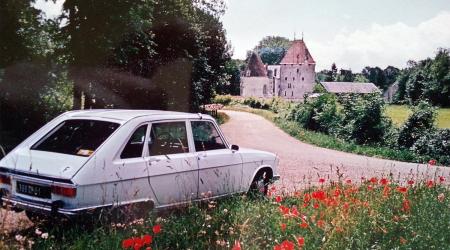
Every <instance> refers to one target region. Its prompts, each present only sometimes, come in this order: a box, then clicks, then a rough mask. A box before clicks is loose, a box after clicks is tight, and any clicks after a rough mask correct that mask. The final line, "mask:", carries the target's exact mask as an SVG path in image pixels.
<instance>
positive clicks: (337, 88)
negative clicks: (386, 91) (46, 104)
mask: <svg viewBox="0 0 450 250" xmlns="http://www.w3.org/2000/svg"><path fill="white" fill-rule="evenodd" d="M320 84H322V86H323V87H324V88H325V90H326V91H327V92H329V93H335V94H345V93H355V94H369V93H381V91H380V89H379V88H377V86H375V84H373V83H371V82H321V83H320Z"/></svg>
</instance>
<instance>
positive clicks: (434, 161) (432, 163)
mask: <svg viewBox="0 0 450 250" xmlns="http://www.w3.org/2000/svg"><path fill="white" fill-rule="evenodd" d="M428 164H430V165H431V166H434V165H436V160H435V159H431V160H429V161H428Z"/></svg>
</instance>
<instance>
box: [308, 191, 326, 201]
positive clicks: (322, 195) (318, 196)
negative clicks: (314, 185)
mask: <svg viewBox="0 0 450 250" xmlns="http://www.w3.org/2000/svg"><path fill="white" fill-rule="evenodd" d="M312 197H313V198H314V199H316V200H325V199H326V198H327V195H326V193H325V192H324V191H323V190H319V191H315V192H313V193H312Z"/></svg>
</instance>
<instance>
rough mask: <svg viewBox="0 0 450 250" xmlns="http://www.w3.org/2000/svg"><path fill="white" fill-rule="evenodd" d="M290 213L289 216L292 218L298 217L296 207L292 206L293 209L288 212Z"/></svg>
mask: <svg viewBox="0 0 450 250" xmlns="http://www.w3.org/2000/svg"><path fill="white" fill-rule="evenodd" d="M290 213H291V215H292V216H294V217H298V215H299V214H298V210H297V207H296V206H294V207H292V208H291V212H290Z"/></svg>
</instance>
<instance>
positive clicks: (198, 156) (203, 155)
mask: <svg viewBox="0 0 450 250" xmlns="http://www.w3.org/2000/svg"><path fill="white" fill-rule="evenodd" d="M206 156H207V154H206V153H200V154H198V155H197V158H198V159H199V160H200V159H202V158H206Z"/></svg>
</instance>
